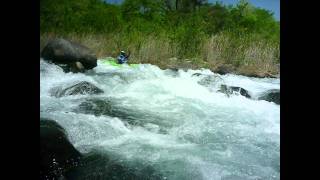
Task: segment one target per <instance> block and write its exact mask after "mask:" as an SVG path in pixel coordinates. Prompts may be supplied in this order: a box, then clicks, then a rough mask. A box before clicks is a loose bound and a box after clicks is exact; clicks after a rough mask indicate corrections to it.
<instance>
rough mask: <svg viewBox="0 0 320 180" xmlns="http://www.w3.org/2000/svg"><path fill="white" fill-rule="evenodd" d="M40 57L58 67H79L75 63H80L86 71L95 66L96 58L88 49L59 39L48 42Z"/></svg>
mask: <svg viewBox="0 0 320 180" xmlns="http://www.w3.org/2000/svg"><path fill="white" fill-rule="evenodd" d="M41 56H42V57H43V59H45V60H48V61H51V62H53V63H55V64H58V65H61V64H62V65H63V64H64V65H68V66H79V65H77V64H76V62H80V63H81V65H82V66H83V68H84V69H86V70H87V69H92V68H94V67H96V66H97V57H96V55H95V54H94V53H93V52H92V51H91V50H90V49H89V48H87V47H85V46H83V45H81V44H78V43H75V42H71V41H67V40H65V39H61V38H59V39H54V40H51V41H50V42H48V44H47V45H46V46H45V47H44V48H43V50H42V52H41ZM78 64H79V63H78Z"/></svg>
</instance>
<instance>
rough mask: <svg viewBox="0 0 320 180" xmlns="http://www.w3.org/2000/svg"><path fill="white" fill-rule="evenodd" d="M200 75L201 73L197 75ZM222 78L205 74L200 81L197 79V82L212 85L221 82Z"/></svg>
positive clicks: (206, 85) (207, 85)
mask: <svg viewBox="0 0 320 180" xmlns="http://www.w3.org/2000/svg"><path fill="white" fill-rule="evenodd" d="M196 75H198V74H196ZM200 75H201V74H199V75H198V76H200ZM222 80H223V79H222V78H221V77H220V76H219V75H207V76H205V77H204V78H202V79H201V80H200V81H198V84H200V85H203V86H205V87H212V86H214V85H215V84H217V83H219V82H221V81H222Z"/></svg>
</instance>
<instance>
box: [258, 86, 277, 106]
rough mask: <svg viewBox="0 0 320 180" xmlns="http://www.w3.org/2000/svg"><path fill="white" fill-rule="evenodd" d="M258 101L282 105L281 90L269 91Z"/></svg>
mask: <svg viewBox="0 0 320 180" xmlns="http://www.w3.org/2000/svg"><path fill="white" fill-rule="evenodd" d="M258 99H259V100H265V101H269V102H274V103H276V104H280V89H271V90H268V91H266V92H264V93H263V94H262V95H261V96H260V97H259V98H258Z"/></svg>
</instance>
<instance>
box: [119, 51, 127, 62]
mask: <svg viewBox="0 0 320 180" xmlns="http://www.w3.org/2000/svg"><path fill="white" fill-rule="evenodd" d="M129 55H130V54H129ZM129 55H127V54H126V53H125V52H124V51H121V52H120V55H119V56H118V58H117V60H118V64H124V63H126V62H127V61H128V58H129Z"/></svg>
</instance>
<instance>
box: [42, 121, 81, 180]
mask: <svg viewBox="0 0 320 180" xmlns="http://www.w3.org/2000/svg"><path fill="white" fill-rule="evenodd" d="M81 157H82V155H81V154H80V152H79V151H77V150H76V149H75V148H74V147H73V145H72V144H71V143H70V141H69V140H68V138H67V135H66V132H65V130H64V129H63V128H62V127H61V126H60V125H59V124H58V123H57V122H55V121H53V120H48V119H41V120H40V179H58V178H59V179H63V178H64V174H65V173H66V172H67V171H68V169H70V168H72V167H75V166H77V165H78V164H79V162H80V159H81Z"/></svg>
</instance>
